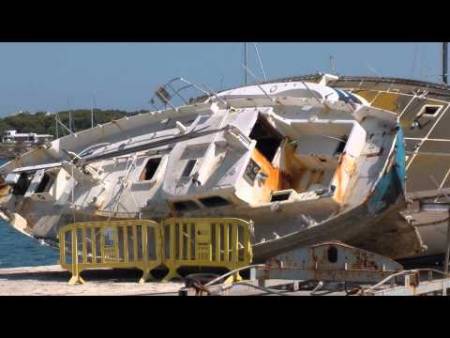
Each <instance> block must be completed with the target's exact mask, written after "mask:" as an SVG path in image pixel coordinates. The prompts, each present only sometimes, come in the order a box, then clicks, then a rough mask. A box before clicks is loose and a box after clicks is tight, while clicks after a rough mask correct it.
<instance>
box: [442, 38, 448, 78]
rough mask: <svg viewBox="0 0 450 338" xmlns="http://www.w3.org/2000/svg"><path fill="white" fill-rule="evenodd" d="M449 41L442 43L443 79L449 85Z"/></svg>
mask: <svg viewBox="0 0 450 338" xmlns="http://www.w3.org/2000/svg"><path fill="white" fill-rule="evenodd" d="M447 53H448V42H443V43H442V80H443V81H444V83H445V84H446V85H447V84H448V81H447V69H448V56H447Z"/></svg>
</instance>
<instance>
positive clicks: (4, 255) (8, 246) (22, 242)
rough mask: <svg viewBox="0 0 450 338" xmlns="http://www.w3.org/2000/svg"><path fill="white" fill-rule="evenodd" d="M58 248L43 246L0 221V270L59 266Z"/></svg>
mask: <svg viewBox="0 0 450 338" xmlns="http://www.w3.org/2000/svg"><path fill="white" fill-rule="evenodd" d="M58 257H59V253H58V250H57V249H56V248H53V247H50V246H47V245H46V244H41V242H40V241H39V240H37V239H34V238H31V237H28V236H26V235H24V234H22V233H20V232H18V231H17V230H14V229H13V228H12V226H11V225H9V224H8V223H6V222H4V221H0V268H11V267H20V266H38V265H54V264H57V260H58Z"/></svg>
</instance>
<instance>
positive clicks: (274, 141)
mask: <svg viewBox="0 0 450 338" xmlns="http://www.w3.org/2000/svg"><path fill="white" fill-rule="evenodd" d="M250 138H251V139H253V140H256V149H258V151H259V152H260V153H261V154H263V155H264V156H265V157H266V158H267V160H268V161H269V162H272V160H273V158H274V157H275V154H276V153H277V150H278V147H279V146H280V144H281V142H282V141H283V137H282V136H281V135H280V134H279V133H278V132H277V131H276V130H275V128H274V127H272V125H271V124H270V123H269V122H268V121H267V120H266V119H265V118H264V117H261V116H259V117H258V119H257V120H256V123H255V125H254V126H253V129H252V131H251V133H250Z"/></svg>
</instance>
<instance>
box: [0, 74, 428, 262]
mask: <svg viewBox="0 0 450 338" xmlns="http://www.w3.org/2000/svg"><path fill="white" fill-rule="evenodd" d="M337 80H338V78H337V77H336V76H332V75H328V74H325V75H321V76H320V77H319V78H317V79H315V80H314V81H308V80H304V79H301V78H300V79H298V80H293V79H288V80H284V81H271V82H268V83H264V84H257V85H249V86H244V87H240V88H235V89H231V90H226V91H222V92H220V93H214V92H212V91H207V90H204V89H202V88H200V87H199V86H196V85H194V84H192V83H190V82H189V81H187V80H184V79H182V78H178V79H175V80H172V81H170V82H169V83H167V84H166V85H164V86H162V87H160V88H159V89H158V90H157V92H156V93H155V97H154V99H153V102H155V100H157V99H159V100H160V102H161V103H162V104H163V107H162V108H161V109H155V110H154V111H151V112H148V113H143V114H139V115H135V116H128V117H125V118H122V119H119V120H115V121H112V122H110V123H106V124H103V125H98V126H96V127H94V128H91V129H88V130H84V131H81V132H78V133H73V132H71V133H70V134H69V135H67V136H64V137H61V138H59V139H56V140H54V141H51V142H48V143H46V144H45V145H42V146H40V147H39V148H37V149H34V150H32V151H30V152H28V153H26V154H24V155H22V156H21V157H19V158H16V159H15V160H13V161H10V162H8V163H6V164H4V165H3V166H2V167H0V175H1V177H2V186H1V190H0V195H1V197H0V198H1V200H0V206H1V210H2V217H3V218H5V219H6V220H7V221H8V222H10V223H11V224H12V225H13V226H14V227H15V228H16V229H18V230H20V231H22V232H25V233H27V234H30V235H32V236H34V237H38V238H44V239H55V238H56V236H57V233H58V229H59V228H60V227H61V226H63V225H65V224H67V223H71V222H72V221H73V220H76V221H89V220H107V219H116V218H122V219H124V218H126V219H130V218H146V219H154V220H160V219H162V218H166V217H170V216H177V217H178V216H183V217H184V216H193V217H203V216H209V217H211V216H226V217H239V218H243V219H247V220H252V222H253V228H254V236H253V238H252V243H253V253H254V258H255V261H261V260H264V259H266V258H269V257H271V256H274V255H276V254H278V253H280V252H283V251H286V250H290V249H292V248H296V247H300V246H305V245H309V244H313V243H317V242H320V241H326V240H331V239H333V240H340V241H343V242H346V243H348V244H351V245H355V246H359V247H362V248H365V249H368V250H372V251H375V252H378V253H381V254H385V255H388V256H390V257H406V256H411V255H417V254H418V253H420V252H421V251H422V249H423V243H422V242H421V240H420V236H419V234H418V232H417V230H416V229H415V227H414V226H412V225H411V224H409V223H408V222H401V221H399V220H400V218H401V217H400V215H399V210H402V209H403V208H404V207H405V177H406V172H405V171H406V168H405V144H404V143H405V141H404V138H403V133H402V129H401V128H400V124H399V116H398V114H397V113H395V112H393V111H391V110H389V109H384V108H382V107H381V108H380V107H376V105H373V104H371V102H370V101H368V100H367V99H366V98H364V96H363V95H359V94H358V93H357V92H356V91H354V90H347V89H343V88H337V87H333V86H331V85H330V82H336V81H337ZM186 88H189V89H193V88H194V89H195V88H196V89H198V90H200V91H201V92H202V94H203V96H200V97H197V98H195V99H190V100H189V99H188V98H185V97H184V96H183V91H184V90H186ZM175 99H180V100H181V103H182V104H181V105H177V104H175V103H174V102H175Z"/></svg>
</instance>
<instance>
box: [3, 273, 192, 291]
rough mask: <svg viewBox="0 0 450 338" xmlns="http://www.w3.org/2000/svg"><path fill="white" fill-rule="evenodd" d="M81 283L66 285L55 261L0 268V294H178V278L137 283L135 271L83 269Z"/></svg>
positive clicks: (65, 277) (63, 274) (137, 275)
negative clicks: (82, 282) (35, 265)
mask: <svg viewBox="0 0 450 338" xmlns="http://www.w3.org/2000/svg"><path fill="white" fill-rule="evenodd" d="M82 275H83V278H84V280H85V281H86V283H85V284H82V285H69V284H68V281H69V279H70V273H69V272H67V271H65V270H63V269H62V268H61V267H60V266H59V265H50V266H38V267H21V268H6V269H0V295H1V296H128V295H129V296H132V295H178V290H179V289H180V288H181V287H183V286H184V283H181V282H168V283H161V282H159V283H158V282H147V283H145V284H139V283H138V282H137V281H138V280H139V277H140V272H138V271H112V270H103V271H85V272H83V274H82Z"/></svg>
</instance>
